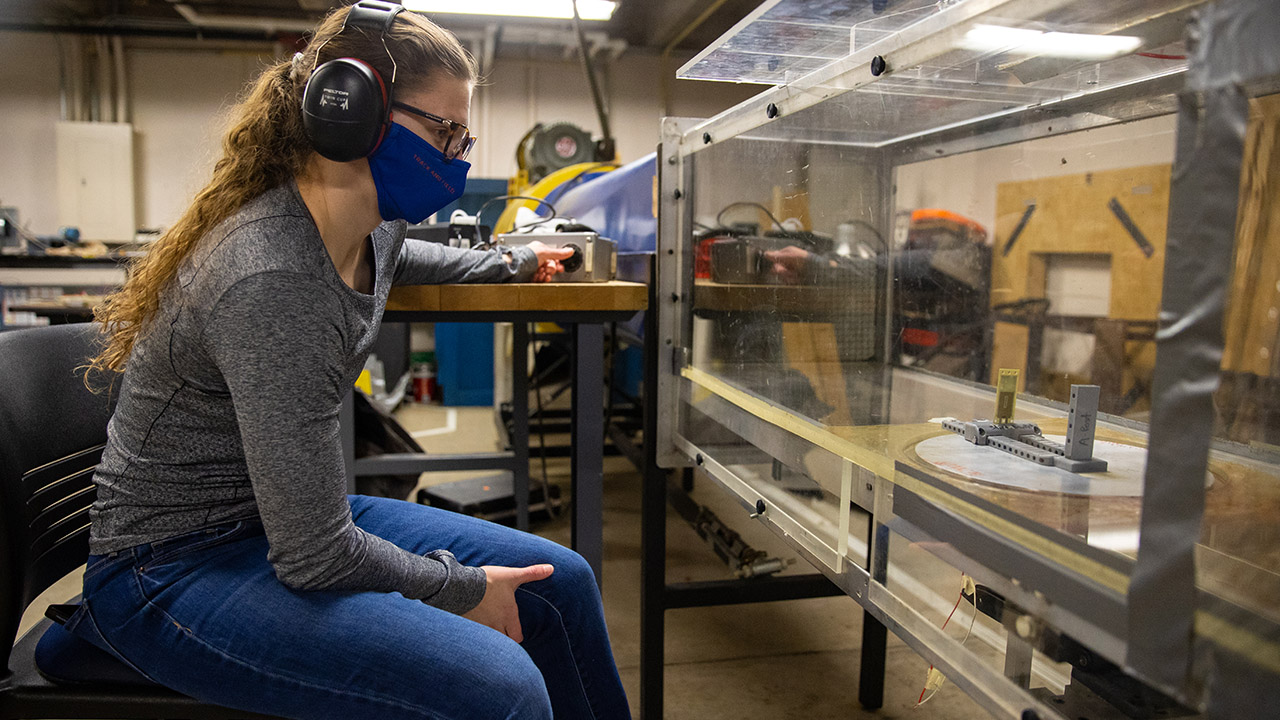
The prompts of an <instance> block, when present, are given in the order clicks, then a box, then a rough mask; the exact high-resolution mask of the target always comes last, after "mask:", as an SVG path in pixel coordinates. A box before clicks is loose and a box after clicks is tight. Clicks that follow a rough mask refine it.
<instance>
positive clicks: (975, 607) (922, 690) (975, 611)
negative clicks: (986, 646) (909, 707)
mask: <svg viewBox="0 0 1280 720" xmlns="http://www.w3.org/2000/svg"><path fill="white" fill-rule="evenodd" d="M960 577H961V579H963V578H964V573H960ZM963 599H964V587H963V585H962V586H961V588H960V595H959V596H958V597H957V598H956V604H955V605H952V606H951V612H949V613H947V619H946V620H943V621H942V628H941V629H942V630H946V629H947V623H949V622H951V616H952V615H955V614H956V609H957V608H959V607H960V601H961V600H963ZM977 601H978V598H977V594H976V593H975V594H974V605H973V615H972V616H970V618H969V630H968V632H966V633H965V634H964V640H961V641H960V646H961V647H964V644H965V642H967V641H968V640H969V634H970V633H972V632H973V621H974V620H975V619H977V617H978V604H977ZM932 672H933V663H930V664H929V670H928V673H932ZM928 673H926V674H925V685H924V687H922V688H920V697H919V698H917V699H916V704H915V707H920V706H921V705H923V704H925V703H927V702H929V701H930V700H932V699H933V696H934V695H937V694H938V690H941V689H942V686H941V685H939V686H938V687H936V688H934V690H933V692H931V693H929V697H925V696H924V694H925V693H926V692H928V690H929V679H928Z"/></svg>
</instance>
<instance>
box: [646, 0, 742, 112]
mask: <svg viewBox="0 0 1280 720" xmlns="http://www.w3.org/2000/svg"><path fill="white" fill-rule="evenodd" d="M725 2H727V0H715V2H713V3H711V4H710V5H709V6H707V9H706V10H703V11H702V14H701V15H699V16H698V17H697V18H696V19H695V20H694V21H693V22H692V23H689V24H688V25H686V26H685V28H684V30H681V31H680V32H679V33H678V34H677V35H676V36H675V37H674V38H672V40H671V42H669V43H667V46H666V47H664V48H662V58H661V61H660V63H659V66H658V67H659V77H660V78H661V86H660V93H659V94H660V95H661V99H662V114H663V116H664V117H670V116H671V92H672V85H673V84H674V81H675V78H674V77H672V70H671V52H672V51H673V50H675V49H676V46H677V45H679V44H680V43H681V42H683V41H684V39H685V38H687V37H689V35H690V34H692V33H693V31H694V30H697V29H698V28H699V27H701V25H702V23H704V22H706V21H707V18H710V17H711V16H712V15H714V14H715V12H716V11H717V10H719V9H720V6H721V5H724V4H725Z"/></svg>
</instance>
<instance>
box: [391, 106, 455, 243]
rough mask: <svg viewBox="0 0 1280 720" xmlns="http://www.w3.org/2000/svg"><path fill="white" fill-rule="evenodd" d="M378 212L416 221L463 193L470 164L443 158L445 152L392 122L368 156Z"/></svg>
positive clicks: (423, 218)
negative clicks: (376, 190)
mask: <svg viewBox="0 0 1280 720" xmlns="http://www.w3.org/2000/svg"><path fill="white" fill-rule="evenodd" d="M369 169H370V170H371V171H372V172H373V185H374V187H376V188H377V189H378V212H379V213H380V214H381V215H382V219H383V220H406V221H408V222H409V223H410V224H417V223H420V222H422V221H423V220H426V219H427V218H428V217H430V216H431V215H432V214H433V213H435V212H436V211H437V210H439V209H440V208H442V207H444V206H445V205H448V204H449V203H451V202H453V201H454V200H457V199H458V198H459V197H461V196H462V191H463V190H464V189H466V187H467V171H468V170H470V169H471V163H468V162H464V161H462V160H453V161H446V160H445V158H444V153H442V152H440V151H439V150H437V149H436V148H435V146H433V145H432V144H431V143H429V142H427V141H426V140H423V139H422V138H420V137H418V136H417V135H415V134H414V133H413V131H412V130H409V129H408V128H406V127H404V126H403V125H400V124H399V123H391V126H390V127H389V128H387V135H386V137H384V138H382V143H381V144H379V145H378V149H377V150H374V151H373V154H372V155H370V156H369Z"/></svg>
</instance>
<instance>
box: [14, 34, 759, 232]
mask: <svg viewBox="0 0 1280 720" xmlns="http://www.w3.org/2000/svg"><path fill="white" fill-rule="evenodd" d="M73 39H74V38H68V40H73ZM271 59H272V58H271V53H270V52H265V51H264V52H262V53H258V52H251V51H228V50H215V49H208V47H207V46H203V47H202V46H201V45H199V44H197V43H194V42H192V43H191V45H190V47H189V48H188V47H183V48H182V49H155V48H144V47H130V46H129V43H128V42H127V41H126V60H127V62H126V68H127V70H126V72H127V73H128V86H129V102H130V107H131V108H132V121H133V123H134V129H135V132H136V134H135V138H134V142H135V163H136V164H135V204H136V217H137V222H138V225H139V226H140V227H145V228H159V227H164V226H167V225H168V224H170V223H172V222H173V221H174V220H175V219H176V218H177V217H178V215H179V214H180V213H181V211H182V210H183V208H184V207H185V206H186V204H187V203H188V202H189V201H190V198H191V196H192V195H193V194H194V193H195V192H196V191H197V190H198V189H199V188H200V187H202V186H203V185H204V183H205V182H207V180H208V178H209V174H210V172H211V170H212V167H213V163H214V161H215V160H216V158H217V154H218V152H219V143H220V138H221V131H222V128H223V127H224V125H225V122H226V119H227V111H228V109H229V107H230V106H231V104H232V103H233V102H234V100H235V98H236V97H237V96H238V95H239V94H240V93H241V92H242V91H243V89H244V88H245V87H246V86H247V84H248V83H249V82H250V81H251V80H252V79H253V78H254V77H255V76H256V75H257V73H258V72H259V71H260V70H261V69H262V68H263V67H264V66H265V65H266V64H267V63H268V62H270V61H271ZM681 62H682V59H681V58H675V59H674V60H673V62H672V65H671V67H672V68H676V67H679V65H680V63H681ZM659 67H660V65H659V60H658V57H657V56H656V55H652V54H643V53H639V52H629V53H625V54H624V55H623V56H622V57H620V58H619V59H618V60H617V61H616V62H615V63H613V64H612V67H610V68H608V74H607V78H608V82H606V83H605V87H606V89H607V93H608V97H607V100H606V102H607V103H608V104H609V106H610V107H611V108H612V113H611V115H610V122H611V124H612V126H613V127H612V130H613V133H614V135H615V137H616V138H617V141H618V151H619V154H620V155H621V159H622V160H623V161H624V162H625V161H630V160H634V159H636V158H638V157H640V156H642V155H645V154H646V153H649V152H651V151H653V149H654V146H655V145H656V144H657V142H658V120H659V118H660V116H661V108H660V100H659ZM673 72H674V70H673ZM58 77H59V59H58V51H57V38H56V37H55V36H53V35H48V34H37V33H13V32H0V88H2V94H0V162H3V168H4V172H3V173H0V204H3V205H11V206H16V207H18V208H19V211H20V213H21V218H22V221H23V223H24V224H25V225H26V226H27V227H28V228H29V229H30V230H31V231H32V232H35V233H38V234H45V233H52V232H53V231H54V230H55V229H56V227H57V223H56V220H55V212H56V208H55V206H54V204H55V202H56V200H55V192H56V187H55V165H56V163H55V161H54V140H53V138H54V134H53V126H54V123H55V122H56V121H57V120H58V119H59V115H60V104H59V103H60V101H59V88H58ZM489 80H490V84H489V85H488V86H486V87H482V88H480V89H479V90H478V91H477V94H476V97H475V99H474V101H473V108H472V125H473V127H474V128H475V131H476V134H477V135H478V136H479V137H480V142H479V143H478V145H477V147H476V151H475V153H474V154H473V156H472V161H473V165H474V167H473V169H472V171H471V172H472V176H473V177H496V178H507V177H509V176H511V175H512V174H514V172H515V167H516V164H515V156H514V153H515V146H516V143H517V142H518V141H519V139H520V137H521V136H522V135H523V134H524V133H525V132H526V131H527V130H528V129H529V128H530V127H532V126H533V124H534V123H536V122H548V121H555V120H565V121H568V122H572V123H575V124H577V125H579V126H581V127H583V128H585V129H587V130H588V131H590V132H592V133H599V131H600V128H599V123H598V122H597V119H596V113H595V109H594V106H593V105H592V102H591V95H590V90H589V88H588V86H587V81H586V77H585V75H584V74H583V71H582V66H581V63H580V62H578V61H576V60H574V59H573V58H568V59H565V60H563V61H558V62H546V61H538V62H535V61H532V60H523V59H519V58H507V57H502V56H500V57H499V58H498V60H497V61H496V63H495V67H494V69H493V70H492V71H491V72H490V76H489ZM760 89H761V88H759V87H758V86H735V85H727V84H722V83H701V82H686V81H677V82H675V83H674V95H673V112H674V114H676V115H686V116H694V117H710V116H711V115H714V114H716V113H718V112H720V111H721V110H724V109H725V108H728V107H730V106H732V105H734V104H736V103H737V102H739V101H741V100H743V99H745V98H747V97H750V96H751V95H753V94H755V93H756V92H758V91H759V90H760Z"/></svg>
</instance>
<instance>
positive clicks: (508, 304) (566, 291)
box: [387, 280, 649, 312]
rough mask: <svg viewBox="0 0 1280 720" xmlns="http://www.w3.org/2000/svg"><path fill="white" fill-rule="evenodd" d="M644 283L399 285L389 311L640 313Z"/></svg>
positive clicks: (645, 290)
mask: <svg viewBox="0 0 1280 720" xmlns="http://www.w3.org/2000/svg"><path fill="white" fill-rule="evenodd" d="M648 295H649V290H648V288H647V287H646V286H645V285H644V284H643V283H633V282H622V281H620V280H614V281H611V282H606V283H506V284H477V285H400V286H396V287H394V288H392V289H391V296H390V297H388V298H387V310H388V311H389V312H393V311H406V312H465V311H468V310H474V311H477V312H479V311H489V312H492V311H509V312H538V311H553V312H565V311H574V310H579V311H593V310H594V311H626V310H634V311H640V310H644V309H645V307H646V306H647V305H648Z"/></svg>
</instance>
